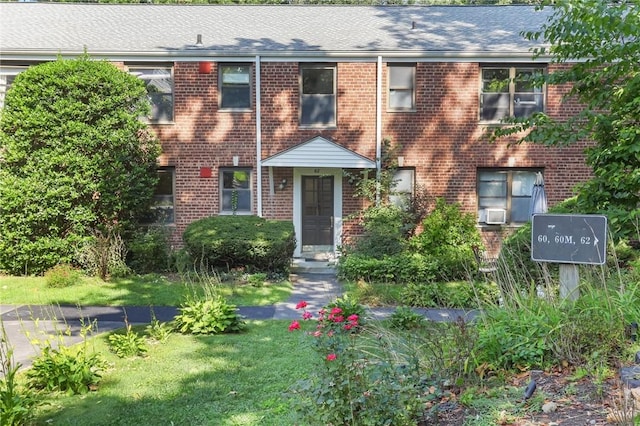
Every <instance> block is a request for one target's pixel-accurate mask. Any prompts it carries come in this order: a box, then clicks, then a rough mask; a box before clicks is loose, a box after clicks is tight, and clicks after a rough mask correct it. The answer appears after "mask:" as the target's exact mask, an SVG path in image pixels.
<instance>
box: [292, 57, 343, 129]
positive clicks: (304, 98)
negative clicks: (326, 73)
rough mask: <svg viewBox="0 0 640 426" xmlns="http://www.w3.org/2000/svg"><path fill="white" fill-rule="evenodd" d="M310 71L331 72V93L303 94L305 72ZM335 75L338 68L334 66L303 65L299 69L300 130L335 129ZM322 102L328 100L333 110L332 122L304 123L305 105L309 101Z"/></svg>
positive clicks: (336, 102)
mask: <svg viewBox="0 0 640 426" xmlns="http://www.w3.org/2000/svg"><path fill="white" fill-rule="evenodd" d="M310 70H314V71H317V70H330V71H331V72H332V79H333V81H332V83H333V87H332V93H330V94H329V93H305V82H304V80H305V76H304V74H305V72H306V71H310ZM337 74H338V67H337V66H336V65H335V64H331V65H317V64H312V65H309V64H305V65H302V66H301V67H300V114H299V123H300V127H302V128H335V127H336V125H337V122H338V96H337V93H338V92H337V81H336V80H337ZM323 100H328V101H329V102H326V103H331V104H332V109H333V117H332V120H328V121H326V122H324V121H314V120H309V121H308V122H305V116H306V114H305V110H306V107H305V104H307V103H308V102H310V101H316V102H323Z"/></svg>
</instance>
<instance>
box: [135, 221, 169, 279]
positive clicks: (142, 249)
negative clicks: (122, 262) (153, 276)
mask: <svg viewBox="0 0 640 426" xmlns="http://www.w3.org/2000/svg"><path fill="white" fill-rule="evenodd" d="M127 246H128V248H129V250H128V251H129V252H128V256H127V264H128V265H129V267H130V268H131V269H132V270H133V271H134V272H136V273H138V274H149V273H152V272H166V271H169V270H170V269H171V251H170V247H169V233H168V231H167V229H166V228H162V227H147V228H144V229H140V230H138V231H137V232H135V233H134V234H133V237H132V238H131V239H130V241H129V242H128V244H127Z"/></svg>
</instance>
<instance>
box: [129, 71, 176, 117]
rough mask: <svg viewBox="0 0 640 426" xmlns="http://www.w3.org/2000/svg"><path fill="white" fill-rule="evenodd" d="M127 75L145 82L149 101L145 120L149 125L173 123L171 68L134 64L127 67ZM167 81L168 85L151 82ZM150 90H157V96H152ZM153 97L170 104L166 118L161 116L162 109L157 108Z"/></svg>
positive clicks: (173, 106) (173, 82)
mask: <svg viewBox="0 0 640 426" xmlns="http://www.w3.org/2000/svg"><path fill="white" fill-rule="evenodd" d="M127 68H128V70H129V73H131V74H133V75H135V76H136V77H138V78H139V79H141V80H143V81H144V82H145V85H146V87H147V92H148V93H149V95H148V96H149V101H150V102H151V113H150V114H149V116H148V117H146V119H147V120H148V121H149V122H151V123H173V121H174V117H175V93H174V92H175V90H174V86H175V81H174V77H173V66H171V65H166V64H162V65H157V64H135V65H127ZM166 79H169V84H165V83H163V84H153V81H154V80H156V81H158V82H159V81H161V80H166ZM150 88H153V89H159V91H158V92H154V93H159V95H157V96H154V95H153V94H152V93H151V91H150ZM154 97H157V98H161V99H162V101H164V100H168V101H169V102H170V103H171V107H170V108H168V109H169V111H168V116H167V117H163V116H161V111H163V108H158V107H157V102H156V101H154Z"/></svg>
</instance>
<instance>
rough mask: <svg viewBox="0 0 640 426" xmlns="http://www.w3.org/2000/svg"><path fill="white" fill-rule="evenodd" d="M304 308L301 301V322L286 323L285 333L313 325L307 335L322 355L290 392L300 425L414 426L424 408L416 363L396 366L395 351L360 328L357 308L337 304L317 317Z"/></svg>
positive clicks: (371, 332)
mask: <svg viewBox="0 0 640 426" xmlns="http://www.w3.org/2000/svg"><path fill="white" fill-rule="evenodd" d="M341 305H342V307H341ZM307 306H308V305H307V303H306V302H305V301H300V302H299V303H298V304H297V306H296V309H298V310H302V314H301V318H302V321H300V320H294V321H292V322H291V323H290V324H289V331H290V332H297V331H301V330H302V328H303V324H305V323H310V322H311V321H312V320H315V322H316V324H315V328H314V329H312V331H307V332H306V335H308V336H311V337H312V338H313V345H314V347H315V349H316V352H317V353H318V354H319V355H320V358H319V359H318V360H317V364H316V365H317V368H316V369H315V371H314V372H312V374H311V375H310V377H309V379H306V380H300V381H299V382H298V383H297V384H296V385H294V386H293V387H292V389H291V390H292V393H293V395H294V399H293V403H294V405H296V408H297V409H296V412H297V413H300V416H301V417H302V419H301V420H302V422H303V423H304V424H319V425H336V426H337V425H376V426H378V425H394V426H395V425H399V426H400V425H415V424H416V419H417V417H418V416H419V415H420V414H421V413H422V411H423V409H424V405H423V403H422V394H421V392H420V391H419V387H420V383H421V378H420V369H419V367H418V363H417V362H416V363H414V364H413V365H411V366H409V365H407V364H406V363H404V362H403V363H402V364H401V365H400V364H398V363H397V362H395V361H397V359H398V357H397V356H396V355H397V354H395V353H394V354H391V351H393V350H392V349H391V351H389V349H390V348H388V347H386V340H385V339H383V338H382V335H381V334H380V333H378V330H374V326H373V325H371V326H369V323H367V325H366V326H365V325H363V324H364V322H363V319H362V315H361V313H362V312H364V309H363V308H362V307H361V306H353V307H352V308H353V309H348V310H347V309H344V307H345V305H344V304H341V303H340V300H338V301H337V302H334V303H332V304H330V305H328V306H325V307H323V308H322V309H321V310H320V311H319V312H318V313H317V315H314V314H313V313H311V312H309V311H308V310H307V309H306V308H307ZM355 312H360V313H355ZM305 328H306V327H305ZM368 328H371V330H369V329H368Z"/></svg>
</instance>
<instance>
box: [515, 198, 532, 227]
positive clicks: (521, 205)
mask: <svg viewBox="0 0 640 426" xmlns="http://www.w3.org/2000/svg"><path fill="white" fill-rule="evenodd" d="M530 203H531V197H514V198H512V199H511V222H520V223H522V222H527V221H528V220H529V204H530Z"/></svg>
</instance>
